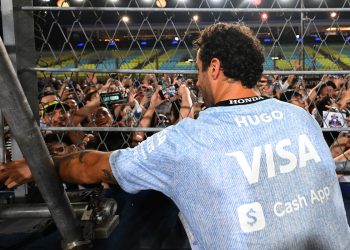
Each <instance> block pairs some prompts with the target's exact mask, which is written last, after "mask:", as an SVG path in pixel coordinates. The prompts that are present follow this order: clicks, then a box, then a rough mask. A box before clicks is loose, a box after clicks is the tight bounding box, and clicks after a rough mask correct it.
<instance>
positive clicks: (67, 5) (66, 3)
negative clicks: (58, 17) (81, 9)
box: [57, 0, 70, 7]
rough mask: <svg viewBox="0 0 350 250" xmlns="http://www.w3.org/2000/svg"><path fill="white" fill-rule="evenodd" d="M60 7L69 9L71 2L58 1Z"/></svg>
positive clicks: (65, 0)
mask: <svg viewBox="0 0 350 250" xmlns="http://www.w3.org/2000/svg"><path fill="white" fill-rule="evenodd" d="M57 6H58V7H69V6H70V5H69V2H68V1H67V0H58V1H57Z"/></svg>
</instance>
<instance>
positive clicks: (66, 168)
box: [0, 150, 116, 188]
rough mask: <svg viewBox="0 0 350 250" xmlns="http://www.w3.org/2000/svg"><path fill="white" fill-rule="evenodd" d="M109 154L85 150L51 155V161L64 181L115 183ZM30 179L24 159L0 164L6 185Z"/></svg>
mask: <svg viewBox="0 0 350 250" xmlns="http://www.w3.org/2000/svg"><path fill="white" fill-rule="evenodd" d="M110 154H111V153H110V152H100V151H95V150H87V151H80V152H77V153H72V154H68V155H65V156H59V157H53V161H54V165H55V168H56V169H57V172H58V175H59V176H60V178H61V179H62V181H64V182H69V183H77V184H91V183H98V182H102V181H103V182H108V183H116V180H115V178H114V176H113V174H112V171H111V167H110V165H109V156H110ZM32 180H33V177H32V174H31V172H30V169H29V167H28V165H27V163H26V161H25V160H17V161H14V162H9V163H7V164H0V182H4V183H5V185H6V186H7V187H9V188H12V187H15V186H18V185H21V184H24V183H27V182H30V181H32Z"/></svg>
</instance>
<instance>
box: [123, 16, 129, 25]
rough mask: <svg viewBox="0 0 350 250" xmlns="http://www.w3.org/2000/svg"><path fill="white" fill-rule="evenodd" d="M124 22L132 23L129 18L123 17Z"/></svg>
mask: <svg viewBox="0 0 350 250" xmlns="http://www.w3.org/2000/svg"><path fill="white" fill-rule="evenodd" d="M122 21H123V22H124V23H127V22H129V21H130V19H129V17H128V16H123V17H122Z"/></svg>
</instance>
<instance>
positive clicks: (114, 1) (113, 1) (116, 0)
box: [109, 0, 119, 3]
mask: <svg viewBox="0 0 350 250" xmlns="http://www.w3.org/2000/svg"><path fill="white" fill-rule="evenodd" d="M109 1H110V2H112V3H116V2H118V1H119V0H109Z"/></svg>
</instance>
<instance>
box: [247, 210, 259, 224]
mask: <svg viewBox="0 0 350 250" xmlns="http://www.w3.org/2000/svg"><path fill="white" fill-rule="evenodd" d="M255 215H256V212H255V210H254V209H253V208H251V209H249V211H248V212H247V217H248V218H249V220H248V222H247V223H248V224H249V225H251V226H253V225H254V224H255V223H256V221H257V219H256V216H255Z"/></svg>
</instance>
